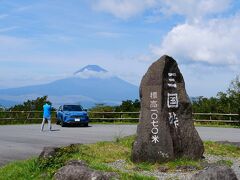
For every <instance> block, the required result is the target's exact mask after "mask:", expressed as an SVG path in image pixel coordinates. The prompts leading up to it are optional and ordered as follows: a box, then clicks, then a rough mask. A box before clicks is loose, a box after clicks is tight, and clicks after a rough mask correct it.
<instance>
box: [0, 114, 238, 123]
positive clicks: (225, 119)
mask: <svg viewBox="0 0 240 180" xmlns="http://www.w3.org/2000/svg"><path fill="white" fill-rule="evenodd" d="M42 113H43V112H42V111H0V123H1V121H9V123H11V122H12V121H14V122H18V121H19V122H22V123H32V122H36V121H37V120H41V119H42ZM88 114H89V117H90V120H91V121H92V122H101V121H128V122H137V121H138V120H139V114H140V113H139V112H94V111H89V112H88ZM52 119H53V120H55V119H56V111H53V112H52ZM193 120H194V121H195V122H206V123H207V122H221V123H240V116H239V114H231V113H229V114H224V113H193Z"/></svg>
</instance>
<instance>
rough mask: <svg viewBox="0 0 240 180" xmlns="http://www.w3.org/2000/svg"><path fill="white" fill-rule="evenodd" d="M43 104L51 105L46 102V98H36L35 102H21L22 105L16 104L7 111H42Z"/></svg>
mask: <svg viewBox="0 0 240 180" xmlns="http://www.w3.org/2000/svg"><path fill="white" fill-rule="evenodd" d="M45 103H48V104H50V105H52V103H51V102H50V101H49V100H48V96H43V97H38V98H37V99H35V100H27V101H25V102H23V104H18V105H15V106H13V107H11V108H10V109H9V110H11V111H42V109H43V105H44V104H45Z"/></svg>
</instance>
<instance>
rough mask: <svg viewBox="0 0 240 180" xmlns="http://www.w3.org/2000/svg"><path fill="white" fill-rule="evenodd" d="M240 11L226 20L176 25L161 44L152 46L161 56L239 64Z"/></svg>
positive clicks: (155, 52) (217, 63)
mask: <svg viewBox="0 0 240 180" xmlns="http://www.w3.org/2000/svg"><path fill="white" fill-rule="evenodd" d="M239 24H240V14H237V15H235V16H232V17H230V18H225V19H211V20H209V21H207V22H202V23H193V24H190V23H187V22H186V23H184V24H181V25H177V26H175V27H174V28H173V29H172V30H171V31H170V32H168V34H167V35H166V36H165V38H164V39H163V41H162V43H161V45H160V46H151V49H152V52H153V53H154V54H156V55H158V56H161V55H163V54H169V55H171V56H173V57H176V58H177V59H180V60H188V61H192V62H204V63H209V64H213V65H240V46H239V42H240V36H239V34H240V26H239Z"/></svg>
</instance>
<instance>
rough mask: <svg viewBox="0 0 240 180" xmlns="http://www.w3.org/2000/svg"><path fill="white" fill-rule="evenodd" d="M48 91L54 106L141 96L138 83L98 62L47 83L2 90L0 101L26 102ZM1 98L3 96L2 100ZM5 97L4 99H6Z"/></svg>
mask: <svg viewBox="0 0 240 180" xmlns="http://www.w3.org/2000/svg"><path fill="white" fill-rule="evenodd" d="M44 95H47V96H48V97H49V99H50V101H52V102H53V104H54V106H58V105H60V104H63V103H81V104H82V105H83V106H86V107H90V106H93V105H94V104H96V103H105V104H109V105H116V104H119V103H121V101H122V100H126V99H136V98H138V87H137V86H135V85H133V84H130V83H128V82H126V81H124V80H122V79H120V78H119V77H117V76H113V75H112V74H111V73H109V72H108V71H107V70H105V69H103V68H101V67H100V66H97V65H88V66H85V67H83V68H81V69H80V70H78V71H76V72H74V73H73V76H70V77H68V78H65V79H59V80H56V81H53V82H51V83H47V84H41V85H33V86H25V87H19V88H9V89H1V90H0V104H1V105H4V106H9V104H8V101H9V102H11V105H12V102H13V101H15V102H23V101H25V100H28V99H35V98H37V97H40V96H44ZM1 99H2V100H1ZM3 100H4V101H3Z"/></svg>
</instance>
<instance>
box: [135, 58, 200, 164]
mask: <svg viewBox="0 0 240 180" xmlns="http://www.w3.org/2000/svg"><path fill="white" fill-rule="evenodd" d="M140 99H141V114H140V122H139V124H138V128H137V138H136V140H135V142H134V144H133V150H132V160H133V161H134V162H163V161H168V160H171V159H174V158H179V157H186V158H191V159H198V158H201V157H202V155H203V152H204V147H203V143H202V140H201V139H200V137H199V135H198V133H197V131H196V129H195V127H194V124H193V120H192V105H191V102H190V99H189V97H188V95H187V93H186V90H185V83H184V79H183V76H182V74H181V72H180V70H179V68H178V65H177V63H176V61H175V60H174V59H173V58H171V57H169V56H166V55H165V56H162V57H161V58H160V59H159V60H157V61H156V62H154V63H153V64H152V65H151V66H150V67H149V69H148V71H147V73H146V74H145V75H144V77H143V78H142V81H141V85H140Z"/></svg>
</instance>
